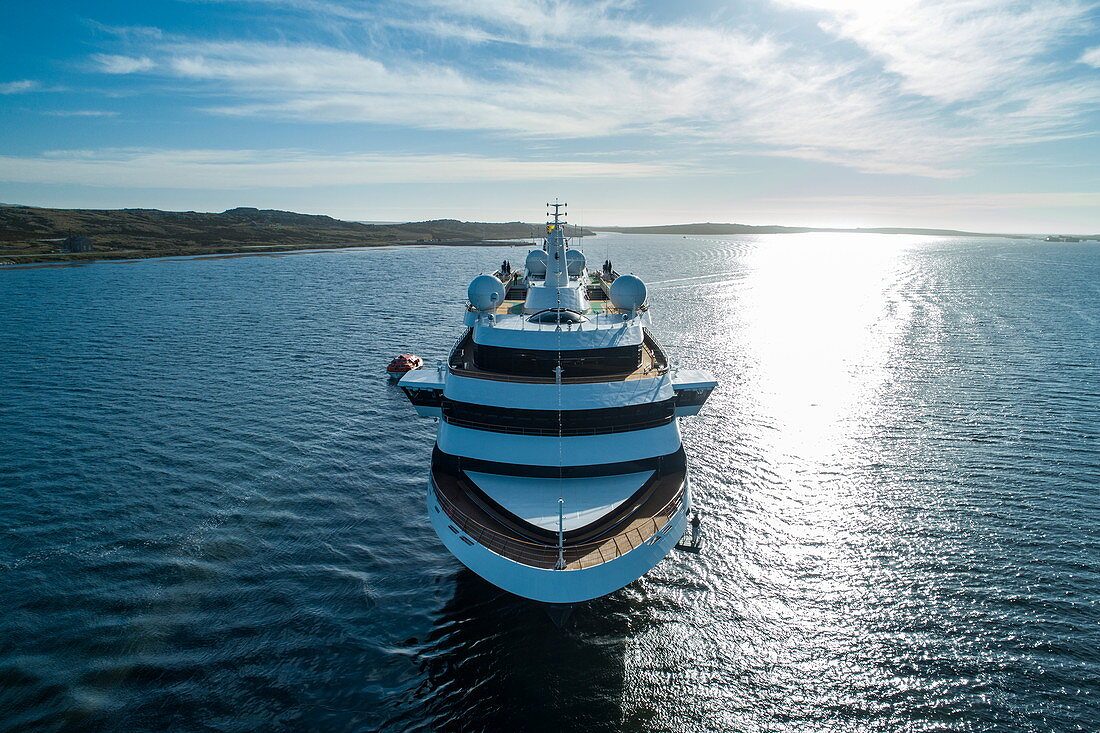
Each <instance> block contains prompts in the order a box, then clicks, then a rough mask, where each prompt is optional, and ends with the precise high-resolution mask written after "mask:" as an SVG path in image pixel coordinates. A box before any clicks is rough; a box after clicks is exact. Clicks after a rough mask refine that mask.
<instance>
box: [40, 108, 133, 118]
mask: <svg viewBox="0 0 1100 733" xmlns="http://www.w3.org/2000/svg"><path fill="white" fill-rule="evenodd" d="M43 114H47V115H50V116H51V117H117V116H118V112H114V111H111V110H104V109H55V110H50V111H48V112H43Z"/></svg>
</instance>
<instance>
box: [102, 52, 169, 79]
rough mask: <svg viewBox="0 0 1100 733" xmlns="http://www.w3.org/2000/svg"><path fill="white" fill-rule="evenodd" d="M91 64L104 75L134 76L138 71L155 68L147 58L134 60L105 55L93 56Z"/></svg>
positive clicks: (131, 57)
mask: <svg viewBox="0 0 1100 733" xmlns="http://www.w3.org/2000/svg"><path fill="white" fill-rule="evenodd" d="M92 62H93V63H95V65H96V67H97V68H98V70H99V71H102V72H103V73H105V74H134V73H137V72H139V71H149V70H150V69H152V68H153V67H154V66H156V64H154V63H153V60H152V59H150V58H149V57H148V56H141V57H139V58H135V57H133V56H118V55H115V54H106V53H97V54H93V55H92Z"/></svg>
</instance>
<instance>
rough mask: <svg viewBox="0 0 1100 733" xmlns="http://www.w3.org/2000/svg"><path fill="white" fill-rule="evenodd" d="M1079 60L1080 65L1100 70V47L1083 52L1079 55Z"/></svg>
mask: <svg viewBox="0 0 1100 733" xmlns="http://www.w3.org/2000/svg"><path fill="white" fill-rule="evenodd" d="M1079 60H1080V62H1081V63H1082V64H1088V65H1089V66H1095V67H1096V68H1098V69H1100V46H1096V47H1095V48H1090V49H1089V50H1087V51H1085V52H1084V53H1083V54H1081V58H1080V59H1079Z"/></svg>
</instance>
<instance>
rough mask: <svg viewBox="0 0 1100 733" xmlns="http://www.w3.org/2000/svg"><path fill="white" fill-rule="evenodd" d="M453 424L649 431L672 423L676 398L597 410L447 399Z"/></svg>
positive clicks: (527, 430)
mask: <svg viewBox="0 0 1100 733" xmlns="http://www.w3.org/2000/svg"><path fill="white" fill-rule="evenodd" d="M442 408H443V419H444V420H446V421H447V422H448V423H450V424H451V425H457V426H459V427H468V428H475V429H477V430H489V431H492V432H498V433H517V434H521V435H554V436H557V435H599V434H605V433H622V432H627V431H631V430H645V429H646V428H655V427H660V426H661V425H667V424H668V423H670V422H672V420H673V418H674V416H675V412H676V400H675V398H673V399H668V400H663V401H661V402H647V403H645V404H641V405H628V406H625V407H606V408H601V409H596V410H561V411H559V410H521V409H515V408H510V407H491V406H488V405H476V404H472V403H469V402H455V401H453V400H448V399H443V401H442Z"/></svg>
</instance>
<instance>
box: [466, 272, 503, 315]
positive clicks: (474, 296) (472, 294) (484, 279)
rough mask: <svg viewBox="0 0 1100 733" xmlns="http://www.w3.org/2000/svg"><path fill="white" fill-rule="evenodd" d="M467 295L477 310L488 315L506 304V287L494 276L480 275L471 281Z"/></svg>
mask: <svg viewBox="0 0 1100 733" xmlns="http://www.w3.org/2000/svg"><path fill="white" fill-rule="evenodd" d="M466 295H467V296H469V298H470V305H472V306H473V307H474V309H475V310H477V311H480V312H482V313H488V312H489V311H493V310H496V307H497V306H498V305H500V304H501V303H503V302H504V285H503V284H502V283H501V282H500V280H497V279H496V278H495V277H493V276H492V275H478V276H477V277H475V278H474V279H473V280H472V281H470V287H469V288H467V290H466Z"/></svg>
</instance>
